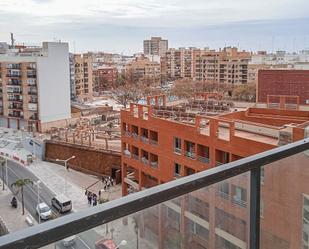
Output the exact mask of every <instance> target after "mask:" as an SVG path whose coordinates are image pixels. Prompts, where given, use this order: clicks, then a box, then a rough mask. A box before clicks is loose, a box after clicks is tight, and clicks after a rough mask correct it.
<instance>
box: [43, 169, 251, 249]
mask: <svg viewBox="0 0 309 249" xmlns="http://www.w3.org/2000/svg"><path fill="white" fill-rule="evenodd" d="M248 175H249V174H243V175H239V176H237V177H233V178H231V179H229V180H226V181H224V183H226V184H227V185H228V186H229V188H230V191H231V190H232V187H231V186H232V185H240V186H242V187H246V188H247V187H248V186H249V185H248V184H249V178H248ZM220 184H221V183H218V184H214V185H211V186H209V187H207V188H202V189H199V190H197V191H194V192H191V193H190V194H186V195H182V196H180V197H178V198H175V199H172V200H169V201H166V202H163V203H161V204H158V205H155V206H152V207H151V208H146V209H144V210H142V211H140V212H137V213H134V214H132V215H129V216H127V217H124V218H122V219H118V220H114V221H112V222H109V223H107V224H102V225H100V226H98V227H96V228H94V229H91V230H88V231H86V232H83V233H80V234H77V235H75V236H71V237H69V238H67V239H63V240H60V241H58V242H56V243H55V244H54V245H53V247H51V248H59V249H60V248H66V247H70V246H71V247H73V248H96V249H101V248H104V249H105V248H118V247H117V246H118V245H120V244H121V242H122V244H123V245H120V246H119V249H121V248H132V249H135V248H146V249H157V248H164V249H165V248H166V249H181V248H198V249H206V248H214V249H215V248H235V249H247V248H249V247H248V243H247V241H248V232H249V231H248V229H249V221H248V219H249V213H248V211H249V209H248V208H243V207H240V206H239V205H235V204H234V203H233V202H232V198H229V199H225V198H222V196H220V195H218V194H217V192H218V188H219V185H220ZM249 192H250V191H247V193H249ZM230 194H232V192H230ZM247 198H248V196H247ZM99 205H100V204H99ZM124 240H125V242H124ZM124 244H125V245H124ZM103 245H104V246H106V247H104V246H103ZM107 245H109V246H110V247H108V246H107ZM111 245H112V246H114V247H112V246H111ZM45 248H48V247H45Z"/></svg>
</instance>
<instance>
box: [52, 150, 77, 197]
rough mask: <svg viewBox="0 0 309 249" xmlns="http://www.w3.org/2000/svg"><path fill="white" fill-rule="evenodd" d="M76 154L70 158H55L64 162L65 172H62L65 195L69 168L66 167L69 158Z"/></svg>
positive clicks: (72, 157)
mask: <svg viewBox="0 0 309 249" xmlns="http://www.w3.org/2000/svg"><path fill="white" fill-rule="evenodd" d="M75 157H76V156H71V157H70V158H68V159H65V160H63V159H58V158H57V159H56V161H57V162H64V167H65V169H66V171H65V174H64V194H65V195H66V194H67V171H68V170H69V168H68V161H70V160H71V159H74V158H75Z"/></svg>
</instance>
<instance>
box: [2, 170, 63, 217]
mask: <svg viewBox="0 0 309 249" xmlns="http://www.w3.org/2000/svg"><path fill="white" fill-rule="evenodd" d="M8 169H9V170H10V171H11V172H12V173H13V174H14V175H15V176H16V177H17V179H20V177H19V176H18V174H17V173H16V172H15V171H14V170H13V169H12V168H10V167H9V166H8ZM25 187H26V188H28V189H30V191H31V192H32V193H33V194H34V195H37V194H38V192H36V191H34V189H33V188H31V187H30V186H29V185H25ZM47 189H48V188H47ZM47 195H49V193H47ZM40 199H41V200H42V196H40ZM47 205H48V204H47ZM48 206H49V205H48ZM49 207H50V209H51V210H52V212H53V213H54V214H57V215H58V213H57V212H56V211H55V210H54V207H53V206H49ZM33 208H34V209H35V211H36V207H33ZM60 216H61V214H60Z"/></svg>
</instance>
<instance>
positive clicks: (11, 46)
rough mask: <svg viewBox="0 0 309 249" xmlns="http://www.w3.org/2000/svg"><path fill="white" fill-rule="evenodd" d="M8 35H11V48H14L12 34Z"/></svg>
mask: <svg viewBox="0 0 309 249" xmlns="http://www.w3.org/2000/svg"><path fill="white" fill-rule="evenodd" d="M10 34H11V47H12V48H14V43H15V40H14V34H13V33H10Z"/></svg>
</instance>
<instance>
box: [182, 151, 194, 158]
mask: <svg viewBox="0 0 309 249" xmlns="http://www.w3.org/2000/svg"><path fill="white" fill-rule="evenodd" d="M185 156H186V157H189V158H191V159H195V158H196V155H195V153H193V152H190V151H186V152H185Z"/></svg>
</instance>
